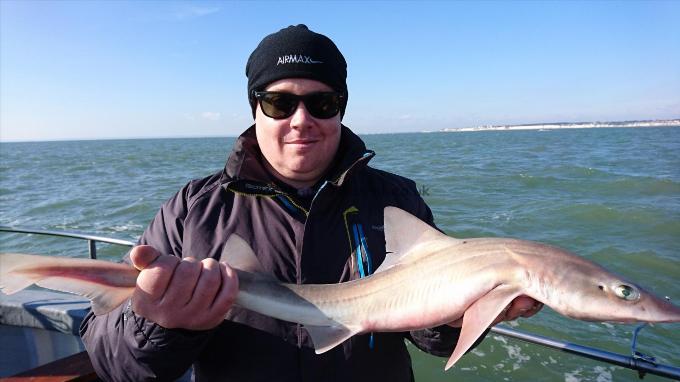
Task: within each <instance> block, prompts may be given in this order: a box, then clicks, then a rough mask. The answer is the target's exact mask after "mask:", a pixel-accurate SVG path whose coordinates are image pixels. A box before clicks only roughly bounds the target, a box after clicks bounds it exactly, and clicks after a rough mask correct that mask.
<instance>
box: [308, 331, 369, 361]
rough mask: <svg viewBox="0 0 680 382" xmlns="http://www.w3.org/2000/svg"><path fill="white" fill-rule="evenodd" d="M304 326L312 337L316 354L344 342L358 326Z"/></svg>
mask: <svg viewBox="0 0 680 382" xmlns="http://www.w3.org/2000/svg"><path fill="white" fill-rule="evenodd" d="M304 328H305V329H306V330H307V333H309V336H310V337H312V342H313V343H314V349H315V351H316V354H321V353H325V352H327V351H329V350H331V349H333V348H334V347H336V346H338V345H340V344H341V343H343V342H345V341H346V340H347V339H349V338H350V337H352V336H353V335H355V334H357V333H359V332H360V331H361V330H360V329H359V328H352V327H347V326H340V325H338V326H313V325H305V326H304Z"/></svg>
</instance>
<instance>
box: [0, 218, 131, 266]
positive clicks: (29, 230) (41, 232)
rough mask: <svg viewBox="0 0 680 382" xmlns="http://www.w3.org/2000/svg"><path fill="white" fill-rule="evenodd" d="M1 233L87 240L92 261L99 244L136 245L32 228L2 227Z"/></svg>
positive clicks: (107, 238)
mask: <svg viewBox="0 0 680 382" xmlns="http://www.w3.org/2000/svg"><path fill="white" fill-rule="evenodd" d="M0 232H13V233H29V234H36V235H47V236H59V237H67V238H71V239H80V240H87V246H88V249H89V254H90V259H96V258H97V242H102V243H108V244H117V245H124V246H128V247H132V246H134V245H135V243H134V242H132V241H128V240H121V239H112V238H109V237H104V236H96V235H87V234H82V233H76V232H65V231H48V230H43V229H32V228H23V227H7V226H0Z"/></svg>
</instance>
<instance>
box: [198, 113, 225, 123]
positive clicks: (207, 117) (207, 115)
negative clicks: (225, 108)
mask: <svg viewBox="0 0 680 382" xmlns="http://www.w3.org/2000/svg"><path fill="white" fill-rule="evenodd" d="M221 117H222V113H218V112H214V111H204V112H203V113H201V118H203V119H205V120H208V121H219V119H220V118H221Z"/></svg>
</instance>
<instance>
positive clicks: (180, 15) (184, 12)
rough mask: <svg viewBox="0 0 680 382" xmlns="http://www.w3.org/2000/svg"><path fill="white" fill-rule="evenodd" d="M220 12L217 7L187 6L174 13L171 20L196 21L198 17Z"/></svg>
mask: <svg viewBox="0 0 680 382" xmlns="http://www.w3.org/2000/svg"><path fill="white" fill-rule="evenodd" d="M219 11H220V8H219V7H197V6H189V7H182V8H181V9H178V10H176V11H175V12H174V14H173V18H174V19H175V20H179V21H181V20H190V19H197V18H199V17H203V16H208V15H212V14H214V13H217V12H219Z"/></svg>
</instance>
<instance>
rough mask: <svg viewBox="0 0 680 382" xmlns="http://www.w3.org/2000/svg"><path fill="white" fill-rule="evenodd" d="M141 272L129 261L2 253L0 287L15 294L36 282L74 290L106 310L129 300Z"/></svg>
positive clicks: (94, 308)
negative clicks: (124, 262) (130, 264)
mask: <svg viewBox="0 0 680 382" xmlns="http://www.w3.org/2000/svg"><path fill="white" fill-rule="evenodd" d="M138 274H139V272H138V271H137V270H135V269H134V268H132V267H130V266H129V265H126V264H116V263H112V262H108V261H100V260H89V259H73V258H66V257H55V256H39V255H25V254H18V253H3V254H0V291H2V292H3V293H5V294H13V293H16V292H19V291H21V290H22V289H25V288H27V287H29V286H31V285H33V284H36V285H38V286H41V287H43V288H47V289H53V290H57V291H61V292H67V293H73V294H76V295H79V296H83V297H86V298H88V299H90V300H91V301H92V311H93V312H94V313H95V314H97V315H100V314H105V313H108V312H110V311H111V310H113V309H114V308H115V307H117V306H118V305H120V304H122V303H123V302H124V301H125V300H127V299H128V298H129V297H130V296H131V295H132V292H133V291H134V288H135V281H136V279H137V275H138Z"/></svg>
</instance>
